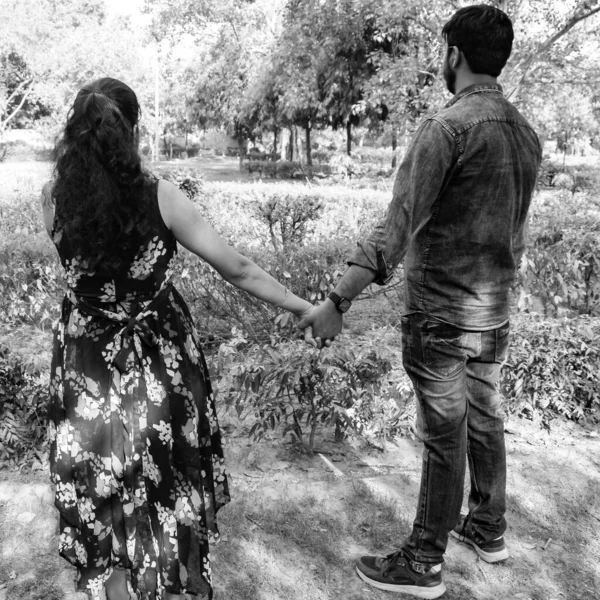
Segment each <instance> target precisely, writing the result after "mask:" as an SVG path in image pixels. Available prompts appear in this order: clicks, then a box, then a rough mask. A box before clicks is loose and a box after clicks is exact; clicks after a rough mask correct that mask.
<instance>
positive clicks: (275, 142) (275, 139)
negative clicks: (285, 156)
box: [273, 127, 279, 160]
mask: <svg viewBox="0 0 600 600" xmlns="http://www.w3.org/2000/svg"><path fill="white" fill-rule="evenodd" d="M278 134H279V128H278V127H275V129H273V160H277V142H278V141H279V140H278V139H277V136H278Z"/></svg>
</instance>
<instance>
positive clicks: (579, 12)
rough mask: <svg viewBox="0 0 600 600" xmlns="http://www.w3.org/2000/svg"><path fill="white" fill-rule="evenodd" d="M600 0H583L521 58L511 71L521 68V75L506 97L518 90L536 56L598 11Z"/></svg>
mask: <svg viewBox="0 0 600 600" xmlns="http://www.w3.org/2000/svg"><path fill="white" fill-rule="evenodd" d="M599 3H600V0H583V1H582V2H581V4H580V5H579V6H578V7H577V8H576V9H575V10H574V11H573V14H572V15H571V17H570V18H569V19H568V20H567V22H566V23H565V24H564V25H563V26H562V27H561V28H560V29H559V30H558V31H556V32H555V33H554V34H552V35H551V36H550V37H549V38H548V39H547V40H546V41H545V42H543V43H542V44H540V45H539V46H538V48H537V49H536V50H535V51H534V52H532V53H531V54H530V55H529V56H528V57H527V58H525V59H524V60H522V61H521V62H520V63H519V64H518V65H517V66H516V67H515V68H514V69H513V73H516V72H517V71H518V70H519V69H522V73H521V76H520V77H519V80H518V81H517V83H516V84H515V87H514V88H513V89H512V90H511V91H510V93H509V94H507V98H510V97H511V96H512V95H513V94H515V92H517V91H518V90H519V88H520V87H521V85H522V83H523V81H524V80H525V77H527V75H528V74H529V70H530V69H531V67H532V65H533V63H534V62H535V61H536V60H537V58H538V57H539V56H540V55H542V54H544V53H545V52H547V51H548V50H549V49H550V48H551V47H552V46H553V45H554V44H555V43H556V42H557V41H558V40H559V39H560V38H561V37H563V36H564V35H566V34H567V33H568V32H569V31H571V29H573V27H575V25H577V23H580V22H581V21H584V20H585V19H587V18H589V17H591V16H592V15H595V14H596V13H599V12H600V6H595V8H592V7H593V6H594V5H598V4H599Z"/></svg>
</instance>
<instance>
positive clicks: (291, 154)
mask: <svg viewBox="0 0 600 600" xmlns="http://www.w3.org/2000/svg"><path fill="white" fill-rule="evenodd" d="M295 146H296V140H295V138H294V126H293V125H291V126H290V143H289V144H288V147H287V156H286V157H285V158H286V160H287V161H289V162H291V161H293V160H294V148H295Z"/></svg>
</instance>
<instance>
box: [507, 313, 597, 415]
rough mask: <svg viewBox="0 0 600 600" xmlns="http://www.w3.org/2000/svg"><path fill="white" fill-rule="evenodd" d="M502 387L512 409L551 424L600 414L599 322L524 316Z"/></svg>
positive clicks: (518, 322) (518, 324) (514, 335)
mask: <svg viewBox="0 0 600 600" xmlns="http://www.w3.org/2000/svg"><path fill="white" fill-rule="evenodd" d="M512 329H513V333H512V340H511V344H510V349H509V356H508V360H507V365H506V367H505V368H504V371H503V380H502V387H503V391H504V394H505V396H506V397H507V398H508V399H509V406H510V408H511V410H512V411H514V412H516V413H518V414H524V415H526V416H528V417H530V418H532V417H533V416H534V415H540V414H541V416H542V417H543V418H544V419H545V420H546V421H550V420H552V419H553V418H555V415H556V414H558V415H562V416H565V417H567V418H570V419H574V420H579V419H583V418H585V416H586V415H587V414H589V413H590V411H596V412H598V411H599V410H600V344H599V343H598V340H599V339H600V336H599V334H600V322H599V321H598V319H591V318H585V317H581V318H579V319H561V320H547V319H546V320H540V319H539V318H538V317H535V316H533V317H527V316H525V315H522V316H519V317H518V318H516V319H515V320H514V323H513V327H512Z"/></svg>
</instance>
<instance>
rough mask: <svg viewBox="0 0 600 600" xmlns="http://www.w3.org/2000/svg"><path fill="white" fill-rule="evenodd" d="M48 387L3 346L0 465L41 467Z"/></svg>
mask: <svg viewBox="0 0 600 600" xmlns="http://www.w3.org/2000/svg"><path fill="white" fill-rule="evenodd" d="M46 388H47V386H46V385H45V383H43V382H42V381H41V380H40V374H39V373H37V372H30V371H28V370H27V369H26V368H25V366H24V365H23V364H22V362H21V361H20V360H19V359H17V358H15V357H13V356H11V355H10V353H9V350H8V348H6V347H5V346H0V465H1V464H6V465H8V466H9V467H17V465H18V464H19V463H20V462H22V461H23V459H24V458H25V460H26V461H27V462H32V461H33V463H34V464H37V465H40V464H41V461H42V452H43V446H44V436H45V432H46V424H45V419H46V405H47V402H48V398H47V395H48V394H47V389H46Z"/></svg>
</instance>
